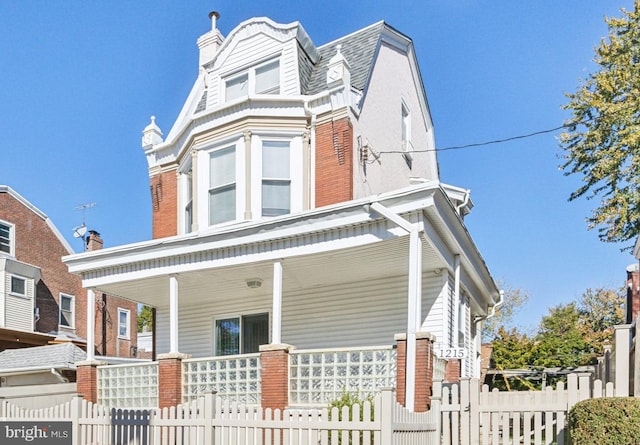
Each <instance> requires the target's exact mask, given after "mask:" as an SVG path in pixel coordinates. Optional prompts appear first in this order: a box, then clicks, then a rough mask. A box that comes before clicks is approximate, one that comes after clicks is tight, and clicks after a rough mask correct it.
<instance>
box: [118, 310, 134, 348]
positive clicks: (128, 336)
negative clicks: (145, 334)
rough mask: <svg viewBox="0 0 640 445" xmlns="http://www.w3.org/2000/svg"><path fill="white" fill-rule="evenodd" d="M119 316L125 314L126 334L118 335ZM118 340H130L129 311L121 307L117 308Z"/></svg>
mask: <svg viewBox="0 0 640 445" xmlns="http://www.w3.org/2000/svg"><path fill="white" fill-rule="evenodd" d="M120 314H127V322H126V324H125V328H126V333H125V334H124V335H123V334H121V333H120V328H121V327H122V323H121V321H120ZM118 338H119V339H122V340H131V311H130V310H129V309H125V308H122V307H119V308H118Z"/></svg>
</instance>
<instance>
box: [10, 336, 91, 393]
mask: <svg viewBox="0 0 640 445" xmlns="http://www.w3.org/2000/svg"><path fill="white" fill-rule="evenodd" d="M86 357H87V354H86V352H85V351H84V350H82V349H80V348H79V347H78V346H76V345H74V344H73V343H71V342H66V343H59V344H55V345H48V346H34V347H33V348H28V349H25V348H20V349H6V350H4V351H2V352H0V386H3V387H4V386H23V385H44V384H50V383H69V382H75V381H76V362H80V361H82V360H84V359H85V358H86Z"/></svg>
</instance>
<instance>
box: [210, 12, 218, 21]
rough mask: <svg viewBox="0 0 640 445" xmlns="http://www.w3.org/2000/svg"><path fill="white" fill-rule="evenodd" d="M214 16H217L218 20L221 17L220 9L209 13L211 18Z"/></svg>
mask: <svg viewBox="0 0 640 445" xmlns="http://www.w3.org/2000/svg"><path fill="white" fill-rule="evenodd" d="M214 16H215V17H216V20H218V19H219V18H220V13H219V12H218V11H211V12H210V13H209V18H210V19H211V18H213V17H214Z"/></svg>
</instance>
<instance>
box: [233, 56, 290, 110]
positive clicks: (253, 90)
mask: <svg viewBox="0 0 640 445" xmlns="http://www.w3.org/2000/svg"><path fill="white" fill-rule="evenodd" d="M224 86H225V94H224V97H225V100H226V101H227V102H228V101H231V100H234V99H238V98H240V97H244V96H248V95H249V94H280V61H279V60H277V59H276V60H271V61H269V62H266V63H262V64H260V65H256V66H254V67H251V68H249V69H248V70H247V71H244V72H242V73H238V74H235V75H233V76H229V77H227V78H226V79H225V81H224Z"/></svg>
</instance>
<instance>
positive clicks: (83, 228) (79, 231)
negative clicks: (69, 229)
mask: <svg viewBox="0 0 640 445" xmlns="http://www.w3.org/2000/svg"><path fill="white" fill-rule="evenodd" d="M95 206H96V203H95V202H91V203H89V204H82V205H79V206H77V207H74V208H73V210H82V224H81V225H79V226H76V227H74V228H73V237H74V238H81V239H82V241H83V244H84V246H85V249H86V247H87V243H86V242H85V241H86V240H85V236H86V234H87V225H86V224H85V213H86V211H87V209H90V208H93V207H95Z"/></svg>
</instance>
